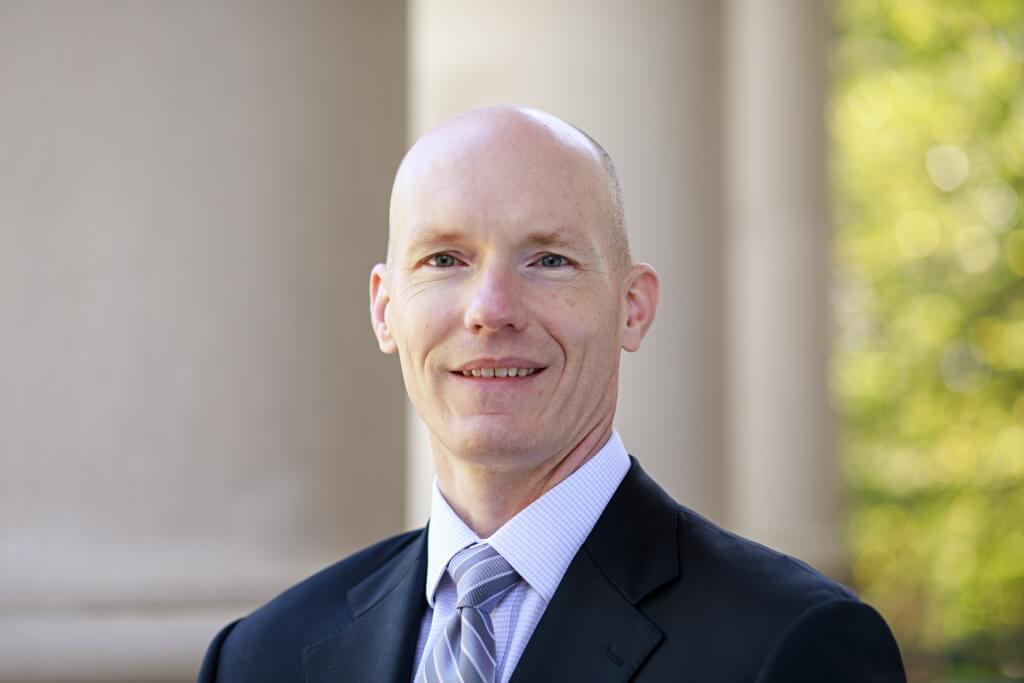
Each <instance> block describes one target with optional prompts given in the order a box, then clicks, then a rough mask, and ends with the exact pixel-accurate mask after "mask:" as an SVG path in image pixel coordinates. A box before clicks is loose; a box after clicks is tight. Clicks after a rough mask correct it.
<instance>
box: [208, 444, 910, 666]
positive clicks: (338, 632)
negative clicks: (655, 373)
mask: <svg viewBox="0 0 1024 683" xmlns="http://www.w3.org/2000/svg"><path fill="white" fill-rule="evenodd" d="M426 547H427V544H426V531H425V530H419V531H414V532H410V533H406V534H402V535H400V536H395V537H394V538H390V539H388V540H386V541H382V542H380V543H378V544H376V545H374V546H371V547H370V548H367V549H365V550H363V551H361V552H359V553H356V554H355V555H352V556H351V557H349V558H346V559H344V560H342V561H341V562H338V563H337V564H335V565H333V566H331V567H328V568H327V569H325V570H323V571H321V572H320V573H319V574H316V575H314V576H312V577H311V578H309V579H306V580H305V581H303V582H302V583H300V584H298V585H297V586H295V587H293V588H291V589H290V590H288V591H286V592H285V593H283V594H281V595H280V596H278V597H277V598H275V599H274V600H272V601H271V602H269V603H268V604H266V605H264V606H263V607H261V608H260V609H258V610H256V611H255V612H253V613H252V614H250V615H249V616H247V617H245V618H244V619H240V620H239V621H236V622H234V623H232V624H229V625H228V626H227V627H225V628H224V629H223V630H222V631H221V632H220V633H219V634H218V635H217V636H216V638H215V639H214V640H213V642H212V643H211V644H210V647H209V650H208V651H207V653H206V657H205V659H204V660H203V664H202V669H201V671H200V673H199V681H200V682H201V683H215V682H216V683H243V682H244V683H291V682H293V681H295V682H299V681H302V682H306V683H327V682H328V681H331V682H335V683H340V682H344V681H353V682H358V683H364V682H372V683H376V682H378V681H379V682H381V683H391V682H394V683H408V681H410V679H411V677H412V673H413V665H414V662H413V659H414V657H415V650H416V643H417V639H418V637H419V631H420V622H421V620H422V618H423V615H424V610H425V609H426V608H427V604H426V598H425V596H424V586H425V584H426V568H427V558H426ZM535 681H536V682H539V681H558V682H562V681H571V682H574V681H580V682H585V683H602V682H607V683H611V682H613V681H614V682H617V683H622V682H625V681H636V682H637V683H642V682H647V681H692V682H694V683H727V682H728V683H741V682H742V683H800V682H802V681H820V682H828V683H855V682H856V683H861V682H865V683H867V682H877V683H883V682H884V683H889V682H903V681H905V675H904V672H903V665H902V662H901V660H900V653H899V649H898V648H897V646H896V641H895V640H894V639H893V636H892V634H891V633H890V631H889V628H888V626H887V625H886V624H885V622H884V621H883V620H882V618H881V617H880V616H879V615H878V613H877V612H875V610H873V609H872V608H871V607H869V606H867V605H865V604H864V603H862V602H860V601H858V600H857V598H856V597H855V596H854V595H853V594H852V593H850V591H848V590H847V589H846V588H844V587H843V586H841V585H839V584H837V583H835V582H833V581H831V580H829V579H827V578H825V577H824V576H822V575H821V574H819V573H817V572H816V571H814V570H813V569H811V568H810V567H808V566H807V565H805V564H803V563H802V562H800V561H798V560H795V559H793V558H790V557H787V556H785V555H782V554H780V553H777V552H775V551H773V550H770V549H768V548H765V547H763V546H760V545H757V544H756V543H752V542H750V541H748V540H745V539H743V538H740V537H738V536H736V535H734V534H731V533H729V532H727V531H724V530H722V529H720V528H719V527H717V526H715V525H714V524H712V523H711V522H709V521H708V520H706V519H704V518H703V517H700V516H699V515H697V514H696V513H694V512H692V511H690V510H688V509H687V508H685V507H682V506H680V505H678V504H677V503H676V502H675V501H673V500H672V499H671V498H670V497H669V496H668V495H667V494H666V493H665V492H664V491H663V490H662V489H661V488H660V487H659V486H658V485H657V484H655V483H654V482H653V481H652V480H651V479H650V478H649V477H648V476H647V475H646V474H645V473H644V471H643V470H642V469H641V468H640V466H639V465H638V464H637V462H636V461H635V460H633V462H632V466H631V467H630V470H629V472H628V474H627V475H626V477H625V479H624V480H623V482H622V484H621V485H620V486H619V488H618V490H617V491H616V492H615V495H614V496H613V497H612V499H611V501H610V502H609V503H608V506H607V507H606V508H605V510H604V512H603V513H602V515H601V517H600V519H599V520H598V521H597V524H596V525H595V526H594V529H593V531H592V532H591V534H590V536H589V537H588V538H587V540H586V542H585V543H584V544H583V547H582V548H581V549H580V551H579V553H578V554H577V555H576V557H575V558H574V559H573V561H572V563H571V564H570V565H569V568H568V570H567V571H566V573H565V577H564V578H563V579H562V583H561V584H560V585H559V587H558V590H557V591H556V592H555V595H554V597H553V598H552V600H551V603H550V604H549V605H548V607H547V609H546V611H545V612H544V616H543V618H542V619H541V621H540V623H539V624H538V625H537V629H536V630H535V631H534V634H533V637H532V638H531V639H530V642H529V643H528V644H527V646H526V650H525V651H524V652H523V655H522V658H521V659H520V661H519V665H518V666H517V667H516V670H515V672H514V674H513V676H512V683H533V682H535Z"/></svg>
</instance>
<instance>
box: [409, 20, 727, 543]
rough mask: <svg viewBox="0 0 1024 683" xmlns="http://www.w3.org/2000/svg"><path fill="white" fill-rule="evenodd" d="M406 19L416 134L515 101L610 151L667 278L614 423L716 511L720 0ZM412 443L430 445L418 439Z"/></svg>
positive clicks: (416, 479) (653, 258)
mask: <svg viewBox="0 0 1024 683" xmlns="http://www.w3.org/2000/svg"><path fill="white" fill-rule="evenodd" d="M409 20H410V40H411V42H410V50H411V59H410V64H411V65H412V71H411V73H410V78H411V84H410V85H411V102H410V107H411V112H412V116H411V124H412V125H411V133H412V136H413V137H416V136H417V135H419V134H421V133H422V132H424V131H425V130H427V129H428V128H429V127H431V126H433V125H435V124H437V123H439V122H441V121H442V120H444V119H447V118H448V117H450V116H452V115H454V114H456V113H458V112H460V111H463V110H466V109H469V108H471V107H475V106H479V105H483V104H490V103H495V102H515V103H522V104H529V105H533V106H537V107H540V108H542V109H547V110H550V111H551V112H553V113H555V114H557V115H558V116H561V117H562V118H565V119H567V120H568V121H570V122H572V123H574V124H576V125H578V126H580V127H581V128H583V129H584V130H586V131H587V132H589V133H590V134H591V135H593V136H594V137H596V138H597V139H598V140H600V141H601V142H602V144H604V145H605V147H606V148H607V149H608V151H609V152H610V153H611V155H612V157H613V158H614V159H615V160H616V163H617V165H618V168H619V171H620V175H621V180H622V185H623V189H624V192H625V198H626V215H627V220H628V222H629V226H630V235H631V241H632V246H633V251H634V256H635V257H636V258H637V259H638V260H643V261H648V262H650V263H652V264H653V265H654V266H655V268H656V269H658V271H659V274H660V275H661V279H662V286H663V288H662V301H661V306H660V309H659V311H658V318H657V321H656V322H655V324H654V328H653V330H652V331H651V333H650V335H649V337H648V339H647V340H646V342H645V343H644V346H643V348H642V349H641V350H640V351H639V353H637V354H635V355H630V354H627V355H626V356H625V357H624V362H623V371H622V381H621V390H620V399H619V412H618V416H617V419H616V424H617V426H618V428H619V431H620V432H621V434H622V436H623V439H624V440H625V443H626V445H627V447H628V448H629V449H630V450H631V452H633V453H634V454H635V455H636V456H637V457H638V458H639V459H640V461H641V462H642V463H643V465H644V467H646V468H647V469H648V470H649V471H650V472H651V473H652V474H653V475H654V476H655V477H656V478H657V479H658V481H660V482H661V483H662V484H664V485H665V486H666V487H667V488H668V489H669V490H670V491H671V492H672V493H673V494H674V495H675V496H676V497H677V498H678V499H679V500H681V501H685V502H686V503H687V504H688V505H691V506H692V507H694V508H696V509H698V510H700V511H702V512H704V513H705V514H708V515H710V516H712V517H716V518H718V517H721V515H722V513H723V512H724V507H723V501H722V496H721V492H722V449H723V443H722V426H723V416H722V406H723V404H722V401H723V397H722V362H723V337H722V328H723V317H724V315H723V306H724V301H723V295H722V283H723V282H724V278H723V276H722V271H721V263H722V250H723V238H722V219H721V204H722V202H721V195H720V190H719V188H720V184H721V182H720V181H721V167H720V153H719V152H720V136H721V125H720V120H721V110H720V100H721V91H720V88H721V85H720V84H721V64H720V52H721V48H720V43H719V41H720V34H721V20H720V8H719V3H718V2H716V1H714V0H697V1H692V2H679V1H678V0H649V1H646V2H643V3H640V4H639V5H638V4H637V3H635V2H629V1H627V0H608V1H606V2H592V1H591V0H559V2H548V1H546V0H523V1H522V2H516V3H514V4H500V3H484V2H476V1H475V0H424V1H422V2H415V3H411V4H410V17H409ZM410 451H411V452H412V457H414V458H417V459H419V458H423V457H427V448H426V447H425V446H424V445H423V444H422V441H419V440H418V441H416V442H415V443H413V444H412V445H411V448H410ZM417 462H418V460H417ZM410 469H411V471H413V472H414V474H413V476H412V477H411V478H410V482H409V491H408V492H407V495H408V497H409V500H410V507H409V515H410V516H409V519H408V522H409V524H410V525H420V524H422V523H423V520H424V518H425V516H426V510H425V509H424V508H423V507H422V506H423V504H424V503H425V501H426V498H425V497H423V496H422V495H420V493H419V492H420V491H421V490H422V489H423V488H425V487H426V486H427V485H428V481H429V474H427V473H424V472H423V469H424V468H422V467H421V466H420V465H419V464H417V466H416V467H415V468H410Z"/></svg>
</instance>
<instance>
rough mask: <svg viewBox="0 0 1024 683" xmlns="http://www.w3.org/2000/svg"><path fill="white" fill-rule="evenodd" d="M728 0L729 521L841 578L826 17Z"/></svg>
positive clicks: (813, 8) (789, 4)
mask: <svg viewBox="0 0 1024 683" xmlns="http://www.w3.org/2000/svg"><path fill="white" fill-rule="evenodd" d="M728 8H729V11H728V21H727V27H728V30H727V36H728V38H727V45H728V59H727V64H728V70H727V72H726V77H725V82H726V83H727V84H728V92H727V98H726V112H727V117H726V118H727V121H728V125H727V130H726V138H725V139H726V141H727V159H728V166H727V175H726V177H727V185H728V197H727V201H726V206H727V218H728V235H729V239H728V259H727V268H726V270H727V273H728V290H729V295H728V306H727V309H728V312H729V317H728V338H729V353H728V378H729V382H728V410H727V415H728V418H729V419H728V429H727V433H728V446H729V448H728V453H729V457H728V463H729V465H728V468H729V469H728V477H727V480H728V492H729V507H728V519H729V521H730V524H731V525H732V526H733V527H735V528H736V529H737V530H738V531H740V532H741V533H744V534H746V535H749V536H752V537H753V538H755V539H757V540H760V541H762V542H764V543H767V544H769V545H772V546H775V547H778V548H780V549H782V550H785V551H787V552H791V553H794V554H796V555H798V556H800V557H802V558H805V559H807V560H809V561H811V562H812V563H813V564H816V565H817V566H819V568H821V569H822V570H825V571H828V572H831V573H834V574H841V573H842V550H841V548H842V543H841V542H842V534H841V529H839V527H838V524H837V519H838V507H839V506H838V494H837V492H838V485H837V476H836V464H835V461H834V446H833V438H832V415H831V412H830V409H829V401H828V389H827V363H828V349H829V343H828V334H827V319H828V302H827V297H828V290H829V245H830V230H831V229H830V222H829V214H828V206H827V194H828V183H827V176H828V173H827V165H826V155H827V138H826V130H825V104H826V97H827V90H828V36H829V24H828V18H827V17H826V15H825V10H824V3H822V2H820V1H819V0H786V1H784V2H763V1H762V0H731V2H730V3H729V4H728Z"/></svg>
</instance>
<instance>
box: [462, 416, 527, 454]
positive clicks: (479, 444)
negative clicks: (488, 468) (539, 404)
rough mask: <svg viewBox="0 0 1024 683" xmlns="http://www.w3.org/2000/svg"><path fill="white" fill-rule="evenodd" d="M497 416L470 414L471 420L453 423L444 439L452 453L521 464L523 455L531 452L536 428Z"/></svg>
mask: <svg viewBox="0 0 1024 683" xmlns="http://www.w3.org/2000/svg"><path fill="white" fill-rule="evenodd" d="M481 417H482V418H492V417H497V416H489V415H488V416H480V417H477V418H473V419H472V421H471V423H470V424H465V425H457V426H455V425H453V426H452V427H453V428H451V429H450V430H449V436H450V438H447V439H444V443H445V444H446V445H447V446H448V450H449V451H451V453H452V455H454V456H456V457H459V458H463V459H465V460H468V461H472V462H476V463H479V464H487V465H501V464H506V465H507V464H512V462H510V459H514V460H515V463H516V464H522V458H524V457H528V456H529V454H531V453H533V452H534V450H535V446H536V434H537V432H536V428H534V429H529V428H528V427H524V426H523V425H521V424H520V423H519V422H518V421H515V420H512V419H510V418H508V417H507V416H506V417H503V418H499V419H481Z"/></svg>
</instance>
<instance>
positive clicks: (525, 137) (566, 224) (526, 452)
mask: <svg viewBox="0 0 1024 683" xmlns="http://www.w3.org/2000/svg"><path fill="white" fill-rule="evenodd" d="M517 136H518V139H517ZM421 144H423V143H421ZM425 146H426V148H425V149H421V150H417V152H418V154H417V155H416V156H415V157H414V158H411V159H409V160H407V162H406V164H405V165H404V166H403V169H402V172H401V173H400V175H399V180H398V181H397V182H396V188H395V193H396V194H395V197H394V198H393V201H392V216H391V219H392V232H391V242H390V256H389V263H388V265H387V267H386V269H385V268H383V267H380V266H378V268H377V269H375V271H374V273H375V274H374V282H372V283H371V288H372V292H371V293H372V294H374V300H375V318H381V319H382V322H383V323H384V325H385V326H386V328H385V329H386V331H387V332H386V335H385V337H384V338H382V339H381V346H382V348H383V349H384V350H386V351H394V350H397V352H398V354H399V357H400V359H401V366H402V374H403V377H404V379H405V385H406V389H407V391H408V393H409V397H410V399H411V400H412V403H413V405H414V407H415V408H416V411H417V412H418V413H419V415H420V416H421V417H422V418H423V420H424V421H425V422H426V424H427V426H428V428H429V429H430V431H431V433H432V435H433V437H434V439H435V440H436V441H438V442H440V444H441V445H442V446H443V447H444V448H445V449H446V450H447V451H448V452H449V453H452V454H456V455H458V456H459V457H461V458H464V459H467V460H469V461H473V462H476V463H479V464H481V465H485V466H488V467H491V468H498V469H501V468H505V467H521V466H524V465H527V466H528V465H530V464H536V463H539V462H541V461H543V460H544V459H546V458H548V457H551V456H552V455H553V454H557V453H564V452H566V451H568V450H569V449H570V448H571V447H572V446H573V444H576V443H579V441H580V440H581V439H582V438H583V437H584V436H585V435H586V434H587V433H588V432H589V431H591V430H593V429H596V428H597V427H598V426H599V425H610V422H611V417H612V414H613V413H614V409H615V398H616V392H617V383H618V367H619V352H620V348H621V347H622V343H623V340H622V328H623V323H624V316H625V314H624V306H625V292H624V289H623V277H622V273H621V269H620V268H616V263H617V261H616V259H615V255H614V254H612V253H611V241H612V240H611V238H610V229H609V221H610V220H611V217H610V213H609V211H610V205H609V202H608V198H607V188H606V186H605V185H604V184H603V183H604V179H603V176H602V175H601V171H600V169H599V167H598V165H597V164H596V163H595V161H594V159H593V157H592V156H590V155H589V153H587V152H586V151H585V150H581V149H578V148H572V146H567V145H565V144H564V143H562V142H560V141H557V140H554V139H550V137H545V136H544V135H539V134H538V133H537V132H536V131H531V130H530V129H528V128H527V129H526V130H519V131H511V132H510V131H505V132H504V133H503V134H502V135H497V136H496V135H486V134H481V133H480V131H478V130H476V131H470V132H468V133H466V135H465V137H462V136H455V137H454V139H453V138H448V139H441V140H438V141H435V142H433V143H426V144H425ZM377 313H379V314H380V315H379V316H378V315H377ZM379 322H380V321H378V327H379ZM378 336H379V337H380V336H381V334H380V329H378Z"/></svg>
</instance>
